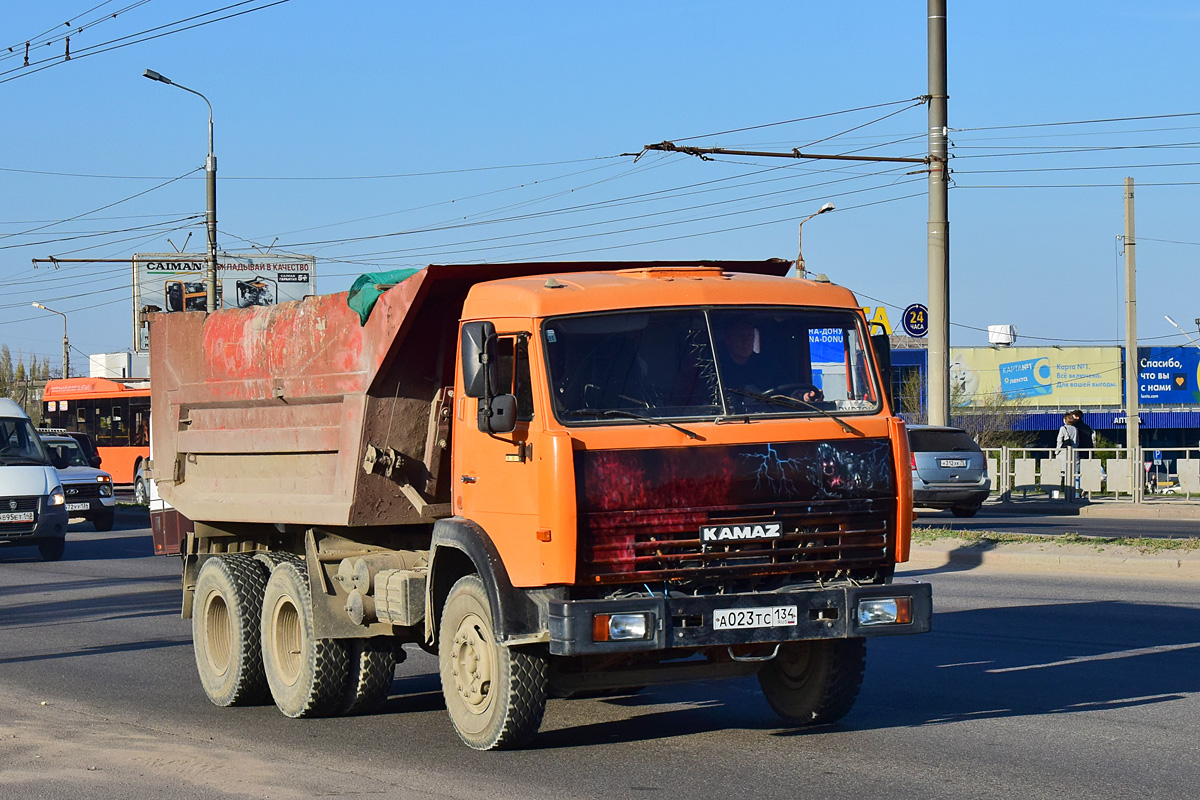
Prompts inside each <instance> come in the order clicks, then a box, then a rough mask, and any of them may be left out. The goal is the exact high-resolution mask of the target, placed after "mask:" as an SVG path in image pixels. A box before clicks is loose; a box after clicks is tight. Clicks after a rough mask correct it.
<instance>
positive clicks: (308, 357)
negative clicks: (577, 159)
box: [150, 261, 788, 527]
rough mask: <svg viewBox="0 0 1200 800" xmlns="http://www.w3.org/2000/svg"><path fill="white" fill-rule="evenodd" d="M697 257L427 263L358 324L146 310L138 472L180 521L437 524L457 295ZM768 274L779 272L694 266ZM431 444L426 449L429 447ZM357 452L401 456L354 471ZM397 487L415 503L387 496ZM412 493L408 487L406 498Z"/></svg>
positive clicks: (283, 309)
mask: <svg viewBox="0 0 1200 800" xmlns="http://www.w3.org/2000/svg"><path fill="white" fill-rule="evenodd" d="M697 263H698V262H645V263H640V262H639V263H629V262H624V263H618V264H614V263H603V262H601V263H587V262H572V263H536V264H488V265H431V266H429V267H428V268H426V269H425V270H422V271H421V272H419V273H417V274H416V275H414V276H412V277H411V278H409V279H408V280H406V281H404V282H403V283H401V284H399V285H397V286H395V287H394V288H392V289H390V290H389V291H386V292H385V293H384V294H383V295H382V296H381V297H380V299H379V301H378V303H377V304H376V306H375V308H374V310H373V312H372V314H371V316H370V318H369V320H368V321H367V324H366V325H365V326H360V325H359V320H358V317H357V314H356V313H355V312H354V311H352V310H351V309H350V308H349V307H348V306H347V304H346V293H345V292H341V293H337V294H332V295H320V296H313V297H308V298H305V299H304V300H300V301H293V302H287V303H281V304H279V305H274V306H262V307H250V308H245V309H227V310H222V311H218V312H216V313H214V314H211V315H208V314H205V313H203V312H190V313H171V314H166V313H159V314H153V315H151V317H152V321H151V325H150V331H151V347H150V352H151V366H150V371H151V375H152V376H153V378H152V382H151V398H152V400H151V403H152V408H153V414H154V420H155V422H154V429H153V432H152V435H153V437H154V451H155V453H156V454H158V455H157V457H156V459H155V463H154V467H153V474H154V478H155V480H156V482H157V484H158V491H159V494H160V495H161V496H162V497H163V499H164V500H166V501H167V502H168V503H169V504H171V505H172V506H173V507H174V508H175V509H177V510H178V511H179V512H180V513H181V514H182V515H184V516H185V517H187V518H188V519H190V520H193V521H213V522H237V523H278V524H288V523H290V524H297V525H320V526H350V527H362V526H395V525H410V524H418V523H428V522H430V521H431V520H432V519H433V518H434V517H436V516H448V515H449V506H448V503H449V500H450V495H449V486H448V484H447V476H448V474H449V473H448V470H449V459H448V458H445V459H443V458H442V451H443V450H445V449H446V442H445V440H446V438H447V437H448V435H449V432H448V429H447V428H446V426H443V427H442V430H441V431H440V432H439V431H438V429H437V426H436V424H435V425H433V426H431V425H430V418H431V409H432V408H433V406H434V405H435V404H436V403H438V402H439V392H440V390H442V389H443V387H448V386H453V384H454V372H453V370H454V364H455V355H456V346H455V342H456V339H457V335H458V325H459V318H460V315H461V313H462V309H463V304H464V301H465V300H466V297H467V293H468V292H469V290H470V289H471V287H472V286H474V285H475V284H478V283H480V282H483V281H490V280H498V279H503V278H513V277H522V276H528V275H536V274H546V275H555V274H558V275H562V274H564V273H574V272H585V271H595V270H606V269H609V270H611V269H614V268H620V269H632V268H654V267H661V268H669V267H678V266H695V265H697ZM699 263H700V264H706V263H711V264H713V265H714V266H717V267H720V268H722V269H726V270H729V271H733V272H745V273H751V274H754V273H757V274H776V275H781V274H783V272H785V271H786V269H787V267H788V264H787V263H786V262H782V261H765V262H699ZM439 442H440V444H439ZM368 443H381V444H383V445H386V446H387V447H390V448H393V449H394V450H395V451H396V452H398V453H400V454H401V456H402V463H400V464H398V465H397V466H396V467H395V470H397V471H398V472H399V473H400V474H393V475H391V476H387V475H384V474H382V472H379V473H375V472H371V473H368V472H366V471H364V470H363V469H362V468H361V467H362V463H363V459H364V451H365V448H366V446H367V444H368ZM404 483H407V484H408V485H409V486H411V487H413V488H414V489H415V490H416V492H417V494H419V495H420V497H421V498H422V499H423V500H425V501H427V502H428V505H427V506H426V507H425V508H423V509H419V508H418V505H415V504H414V503H413V502H412V499H410V497H409V496H406V495H405V494H404V493H402V492H399V491H397V486H398V485H400V486H403V485H404ZM410 494H411V492H410Z"/></svg>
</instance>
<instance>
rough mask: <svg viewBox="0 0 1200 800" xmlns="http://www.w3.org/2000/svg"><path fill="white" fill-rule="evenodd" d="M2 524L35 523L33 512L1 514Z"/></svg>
mask: <svg viewBox="0 0 1200 800" xmlns="http://www.w3.org/2000/svg"><path fill="white" fill-rule="evenodd" d="M0 522H33V512H32V511H16V512H5V513H3V514H0Z"/></svg>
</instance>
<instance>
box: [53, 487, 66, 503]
mask: <svg viewBox="0 0 1200 800" xmlns="http://www.w3.org/2000/svg"><path fill="white" fill-rule="evenodd" d="M65 502H67V498H66V496H65V495H63V490H62V489H61V488H58V489H55V490H54V491H53V492H51V493H50V505H52V506H61V505H62V504H63V503H65Z"/></svg>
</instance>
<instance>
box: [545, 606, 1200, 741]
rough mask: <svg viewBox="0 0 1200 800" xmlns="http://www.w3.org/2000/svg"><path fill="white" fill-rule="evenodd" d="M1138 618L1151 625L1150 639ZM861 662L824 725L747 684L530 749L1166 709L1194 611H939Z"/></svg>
mask: <svg viewBox="0 0 1200 800" xmlns="http://www.w3.org/2000/svg"><path fill="white" fill-rule="evenodd" d="M1146 619H1157V620H1158V621H1159V622H1160V625H1158V626H1155V627H1154V630H1157V631H1159V634H1158V635H1155V634H1154V633H1152V632H1151V631H1150V628H1149V626H1146V625H1145V624H1144V620H1146ZM1163 631H1166V633H1163ZM868 665H869V666H868V669H867V677H866V680H865V682H864V686H863V690H862V693H861V694H860V696H859V701H858V703H857V705H856V706H855V708H854V709H853V710H852V711H851V713H850V714H849V715H847V716H846V717H845V718H844V719H843V720H842V721H841V722H839V723H837V724H834V725H827V726H822V727H814V728H788V727H784V726H783V725H782V723H781V722H780V721H779V719H778V718H777V717H776V716H775V715H774V714H773V713H772V712H771V711H770V709H769V708H768V707H767V705H766V702H765V700H763V699H762V697H761V694H760V693H759V691H758V685H757V681H756V680H754V679H753V678H750V679H740V680H737V681H731V682H713V683H697V684H688V685H684V686H676V687H664V688H661V689H656V690H654V691H652V692H649V693H646V694H642V695H637V696H633V697H627V698H620V699H613V700H607V701H603V702H607V703H610V704H616V705H620V706H622V707H625V708H628V709H630V710H631V712H632V715H631V716H629V717H628V718H625V719H620V720H610V721H604V722H597V723H591V724H584V725H578V726H574V727H569V728H563V729H560V730H556V731H547V732H544V733H542V734H541V735H539V736H538V737H537V739H536V740H535V742H534V747H535V748H540V749H557V748H570V747H584V746H591V745H597V744H607V743H612V742H636V741H646V740H654V739H668V738H674V737H678V736H684V735H690V734H696V733H704V732H709V731H719V730H731V729H743V730H747V729H749V730H754V729H760V730H765V731H771V732H772V735H773V736H805V735H821V734H829V733H839V732H840V733H845V732H850V731H855V730H884V729H893V728H904V727H921V726H926V725H945V724H950V723H956V722H964V721H968V720H980V719H989V718H1003V717H1028V716H1041V715H1049V714H1076V713H1080V712H1091V711H1097V710H1113V709H1120V708H1130V707H1135V706H1145V705H1155V704H1159V703H1169V702H1173V701H1176V700H1180V699H1184V698H1185V697H1187V696H1188V695H1190V694H1194V693H1195V692H1197V691H1200V611H1198V610H1195V609H1186V608H1179V607H1175V606H1148V605H1139V604H1132V603H1124V602H1120V601H1112V602H1089V603H1077V604H1056V605H1043V606H1022V607H1010V608H992V609H981V610H972V611H962V612H951V613H942V614H938V615H937V616H936V618H935V632H934V633H931V634H929V635H928V636H916V637H895V638H886V639H877V640H874V641H872V642H871V643H869V645H868ZM559 702H571V701H559ZM667 704H670V705H671V706H672V707H671V708H667V709H661V710H656V706H662V705H667ZM679 704H686V706H687V707H685V708H679V707H678V706H679ZM638 711H641V712H644V713H637V712H638Z"/></svg>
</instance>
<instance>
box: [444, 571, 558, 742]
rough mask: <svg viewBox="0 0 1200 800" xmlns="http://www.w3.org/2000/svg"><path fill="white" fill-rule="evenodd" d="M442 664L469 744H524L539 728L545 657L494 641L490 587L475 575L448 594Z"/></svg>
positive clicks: (453, 715)
mask: <svg viewBox="0 0 1200 800" xmlns="http://www.w3.org/2000/svg"><path fill="white" fill-rule="evenodd" d="M438 666H439V668H440V672H441V675H442V695H443V696H444V697H445V699H446V710H447V711H449V712H450V721H451V722H452V723H453V724H454V730H455V731H457V732H458V736H459V738H460V739H462V740H463V742H464V743H466V745H467V746H468V747H471V748H473V749H475V750H502V749H511V748H516V747H520V746H522V745H524V744H526V743H527V742H528V741H529V740H530V739H532V738H533V736H534V734H536V733H537V730H538V728H539V727H541V724H542V715H543V714H544V713H545V711H546V689H547V674H546V658H545V657H544V656H542V655H541V654H539V653H537V652H536V651H530V650H528V649H519V648H509V647H505V646H504V645H502V644H500V643H499V642H497V641H496V638H495V634H494V626H493V624H492V609H491V605H490V603H489V602H488V596H487V590H486V589H485V588H484V586H483V581H481V580H480V579H479V577H478V576H476V575H468V576H466V577H464V578H461V579H459V581H458V582H457V583H455V584H454V586H453V587H451V589H450V594H449V595H448V596H447V597H446V603H445V605H444V606H443V607H442V615H441V624H440V626H439V632H438Z"/></svg>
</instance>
